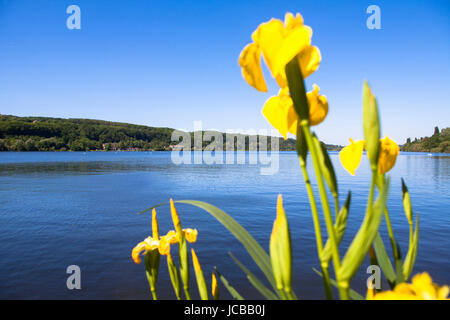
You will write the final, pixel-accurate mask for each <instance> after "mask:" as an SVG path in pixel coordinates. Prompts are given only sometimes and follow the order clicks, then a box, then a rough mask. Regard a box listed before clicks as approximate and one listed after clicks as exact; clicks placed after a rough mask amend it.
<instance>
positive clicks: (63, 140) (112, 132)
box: [0, 115, 340, 151]
mask: <svg viewBox="0 0 450 320" xmlns="http://www.w3.org/2000/svg"><path fill="white" fill-rule="evenodd" d="M173 130H174V129H171V128H155V127H147V126H140V125H134V124H128V123H119V122H108V121H102V120H88V119H60V118H45V117H16V116H10V115H0V151H94V150H97V151H98V150H104V151H109V150H133V151H139V150H143V151H144V150H154V151H168V150H172V145H176V144H178V142H173V141H171V135H172V132H173ZM221 134H222V135H223V141H224V150H225V142H226V138H225V134H224V133H221ZM190 135H191V139H192V140H191V141H192V143H191V145H192V146H193V145H194V144H193V133H190ZM238 136H239V137H240V138H242V139H239V138H236V139H235V140H236V141H235V143H234V144H235V146H238V145H239V146H240V147H242V141H244V143H245V149H246V150H248V148H249V145H250V146H251V148H252V150H255V149H254V148H255V145H254V139H252V138H251V137H249V136H244V135H238ZM277 139H279V149H280V150H282V151H291V150H295V140H294V139H287V140H284V139H281V138H277ZM268 141H269V142H268V149H269V150H270V138H268ZM209 143H210V142H207V141H204V142H203V146H202V148H204V147H206V146H207V145H208V144H209ZM326 146H327V148H329V149H332V150H339V149H340V147H339V146H333V145H326Z"/></svg>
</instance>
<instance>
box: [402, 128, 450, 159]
mask: <svg viewBox="0 0 450 320" xmlns="http://www.w3.org/2000/svg"><path fill="white" fill-rule="evenodd" d="M401 150H402V151H413V152H414V151H416V152H441V153H450V128H445V129H442V130H441V131H439V128H438V127H435V128H434V134H433V135H432V136H431V137H421V138H419V139H418V138H415V139H414V140H413V141H411V138H408V139H406V143H405V144H404V145H402V147H401Z"/></svg>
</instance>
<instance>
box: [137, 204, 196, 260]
mask: <svg viewBox="0 0 450 320" xmlns="http://www.w3.org/2000/svg"><path fill="white" fill-rule="evenodd" d="M152 229H153V236H152V237H147V238H146V239H145V240H144V241H141V242H139V243H138V244H137V245H136V246H135V247H134V248H133V250H132V251H131V257H132V258H133V260H134V262H135V263H137V264H139V263H141V257H140V254H141V252H143V251H145V252H147V251H152V250H155V249H158V251H159V253H160V254H161V255H169V254H170V245H172V244H175V243H178V242H179V241H180V237H179V235H178V234H177V233H176V232H175V231H174V230H170V231H169V232H168V233H167V234H166V235H164V236H162V237H159V228H158V220H157V218H156V210H155V209H153V211H152ZM182 231H183V234H184V237H185V238H186V240H187V241H188V242H190V243H194V242H196V241H197V235H198V231H197V230H196V229H191V228H186V229H183V230H182Z"/></svg>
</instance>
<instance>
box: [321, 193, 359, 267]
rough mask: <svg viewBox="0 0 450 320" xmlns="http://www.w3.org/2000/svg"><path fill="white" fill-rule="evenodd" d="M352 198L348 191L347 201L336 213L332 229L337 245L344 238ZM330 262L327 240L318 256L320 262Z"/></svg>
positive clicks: (329, 247) (329, 243)
mask: <svg viewBox="0 0 450 320" xmlns="http://www.w3.org/2000/svg"><path fill="white" fill-rule="evenodd" d="M351 198H352V193H351V192H350V191H349V192H348V194H347V200H345V203H344V206H343V207H342V208H341V210H340V211H339V213H338V216H337V219H336V223H335V224H334V229H335V231H336V242H337V244H338V245H339V243H340V242H341V240H342V238H343V237H344V233H345V229H346V228H347V220H348V213H349V211H350V202H351ZM330 260H331V241H330V239H328V240H327V242H326V244H325V247H324V249H323V251H322V255H321V256H320V261H322V262H327V263H328V262H329V261H330Z"/></svg>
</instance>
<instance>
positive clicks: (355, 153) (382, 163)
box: [339, 136, 400, 176]
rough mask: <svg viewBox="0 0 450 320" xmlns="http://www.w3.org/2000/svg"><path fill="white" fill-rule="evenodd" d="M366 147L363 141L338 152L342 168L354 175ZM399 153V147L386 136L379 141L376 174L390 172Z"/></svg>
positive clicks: (351, 142) (351, 144)
mask: <svg viewBox="0 0 450 320" xmlns="http://www.w3.org/2000/svg"><path fill="white" fill-rule="evenodd" d="M365 146H366V142H365V141H364V140H358V141H353V140H352V139H350V144H349V145H348V146H346V147H344V148H343V149H342V150H341V152H339V159H340V160H341V164H342V166H343V167H344V168H345V169H346V170H347V171H348V172H349V173H350V174H351V175H352V176H354V175H355V171H356V169H358V167H359V164H360V162H361V157H362V154H363V151H364V148H365ZM399 153H400V148H399V146H398V145H397V144H396V143H395V142H394V141H393V140H392V139H390V138H389V137H388V136H386V137H384V138H383V139H380V155H379V157H378V172H379V173H381V174H383V173H386V172H388V171H389V170H391V169H392V168H393V167H394V165H395V161H396V160H397V156H398V154H399Z"/></svg>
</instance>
